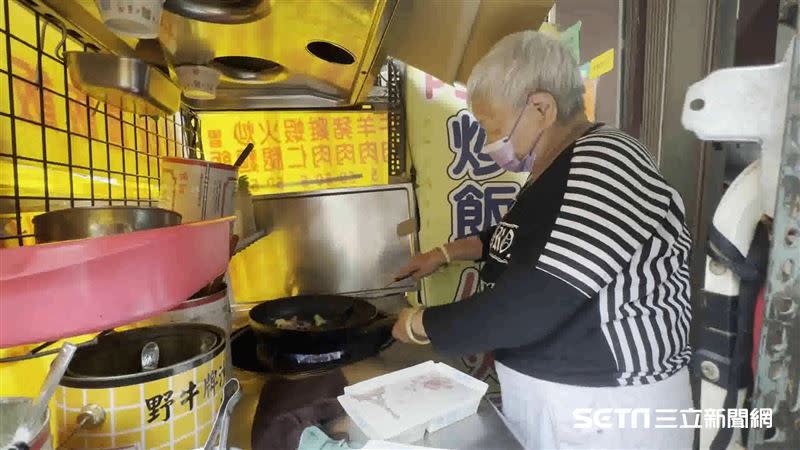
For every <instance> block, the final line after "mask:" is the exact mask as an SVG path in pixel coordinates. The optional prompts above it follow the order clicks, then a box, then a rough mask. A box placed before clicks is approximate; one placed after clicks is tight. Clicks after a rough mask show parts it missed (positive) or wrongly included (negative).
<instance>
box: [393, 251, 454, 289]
mask: <svg viewBox="0 0 800 450" xmlns="http://www.w3.org/2000/svg"><path fill="white" fill-rule="evenodd" d="M446 262H447V260H446V259H445V256H444V254H443V253H442V251H441V250H439V249H438V248H435V249H433V250H431V251H429V252H425V253H421V254H419V255H414V257H413V258H411V261H409V262H408V264H406V265H405V266H403V267H402V268H401V269H400V270H398V271H397V273H396V274H395V276H394V280H395V281H400V280H402V279H405V278H408V277H411V278H413V279H414V280H417V281H419V280H420V279H422V278H425V277H426V276H428V275H430V274H432V273H433V272H436V270H437V269H439V267H441V266H442V265H444V263H446Z"/></svg>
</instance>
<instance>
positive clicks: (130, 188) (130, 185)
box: [125, 175, 139, 200]
mask: <svg viewBox="0 0 800 450" xmlns="http://www.w3.org/2000/svg"><path fill="white" fill-rule="evenodd" d="M138 190H139V185H138V184H137V183H136V177H135V176H132V175H126V176H125V191H126V193H127V195H126V197H127V198H128V200H136V198H137V197H136V192H137V191H138Z"/></svg>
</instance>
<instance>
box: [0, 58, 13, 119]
mask: <svg viewBox="0 0 800 450" xmlns="http://www.w3.org/2000/svg"><path fill="white" fill-rule="evenodd" d="M0 47H2V45H0ZM0 112H3V113H6V114H11V95H9V93H8V75H6V74H4V73H0Z"/></svg>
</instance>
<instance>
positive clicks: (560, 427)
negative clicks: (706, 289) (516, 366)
mask: <svg viewBox="0 0 800 450" xmlns="http://www.w3.org/2000/svg"><path fill="white" fill-rule="evenodd" d="M495 365H496V368H497V375H498V377H499V378H500V388H501V390H502V397H503V415H504V416H505V420H506V422H507V424H508V425H509V427H510V428H511V430H512V432H513V433H514V435H515V436H516V437H517V439H518V440H519V441H520V443H521V444H522V445H523V446H524V447H525V448H526V449H537V450H538V449H593V450H595V449H596V450H600V449H608V450H611V449H613V450H621V449H637V450H638V449H669V450H681V449H691V448H692V441H693V437H694V429H692V428H681V427H680V426H681V425H682V421H681V418H680V417H679V416H678V414H677V413H676V416H677V420H676V422H675V423H676V424H677V426H678V428H656V424H655V423H654V422H655V420H651V423H650V425H649V427H647V428H645V427H644V426H643V425H642V424H641V423H640V425H639V427H638V428H633V427H632V426H630V425H629V426H626V427H625V428H624V429H621V428H620V427H619V426H616V424H618V419H617V417H616V416H613V418H612V419H611V420H612V421H613V422H614V424H615V426H613V427H611V428H601V427H599V426H597V424H595V423H594V422H593V421H592V426H591V428H585V429H577V428H575V425H576V423H577V421H576V418H575V416H574V415H573V412H574V411H575V409H577V408H591V409H592V411H595V410H597V409H599V408H631V409H634V408H649V409H650V410H651V411H653V412H654V414H656V413H655V411H656V410H662V409H674V410H678V411H680V410H687V409H690V408H692V395H691V387H690V385H689V370H688V369H687V368H685V367H684V368H683V369H681V370H680V371H678V372H677V373H676V374H674V375H673V376H671V377H669V378H667V379H666V380H662V381H660V382H658V383H653V384H647V385H642V386H619V387H583V386H571V385H566V384H559V383H553V382H550V381H544V380H540V379H537V378H533V377H530V376H528V375H524V374H522V373H520V372H517V371H515V370H513V369H510V368H508V367H506V366H504V365H503V364H502V363H500V362H496V363H495ZM584 411H586V410H584ZM584 414H585V413H584ZM660 414H661V413H659V415H660ZM662 423H663V422H660V421H659V426H661V425H662Z"/></svg>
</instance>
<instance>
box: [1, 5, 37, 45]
mask: <svg viewBox="0 0 800 450" xmlns="http://www.w3.org/2000/svg"><path fill="white" fill-rule="evenodd" d="M8 11H9V17H10V18H11V19H12V20H9V23H10V30H9V31H11V34H12V35H13V36H16V37H18V38H20V39H21V40H23V41H25V42H36V15H35V14H34V13H33V12H32V11H31V10H30V9H28V8H26V7H25V6H22V4H20V3H19V2H18V1H17V0H9V1H8Z"/></svg>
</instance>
